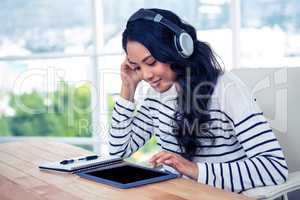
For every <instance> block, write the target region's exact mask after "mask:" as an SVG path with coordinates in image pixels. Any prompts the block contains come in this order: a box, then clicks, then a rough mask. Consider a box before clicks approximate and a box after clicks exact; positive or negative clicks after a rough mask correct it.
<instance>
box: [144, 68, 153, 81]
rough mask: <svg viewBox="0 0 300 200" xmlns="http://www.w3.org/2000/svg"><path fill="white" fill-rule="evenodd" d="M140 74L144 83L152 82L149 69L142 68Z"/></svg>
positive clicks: (151, 74) (151, 73)
mask: <svg viewBox="0 0 300 200" xmlns="http://www.w3.org/2000/svg"><path fill="white" fill-rule="evenodd" d="M142 73H143V78H144V80H145V81H147V82H149V81H152V80H153V77H154V73H153V72H152V70H151V68H149V67H143V70H142Z"/></svg>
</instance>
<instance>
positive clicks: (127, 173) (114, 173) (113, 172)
mask: <svg viewBox="0 0 300 200" xmlns="http://www.w3.org/2000/svg"><path fill="white" fill-rule="evenodd" d="M86 174H88V175H91V176H95V177H99V178H104V179H108V180H111V181H115V182H119V183H122V184H126V183H131V182H135V181H140V180H145V179H149V178H155V177H159V176H163V175H166V174H165V173H164V172H158V171H152V170H147V169H144V168H139V167H135V166H132V165H125V166H120V167H115V168H110V169H104V170H98V171H92V172H87V173H86Z"/></svg>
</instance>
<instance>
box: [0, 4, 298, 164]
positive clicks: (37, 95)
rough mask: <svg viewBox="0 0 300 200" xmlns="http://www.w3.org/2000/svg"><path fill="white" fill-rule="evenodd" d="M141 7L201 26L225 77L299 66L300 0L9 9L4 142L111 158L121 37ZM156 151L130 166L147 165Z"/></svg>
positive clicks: (151, 146) (4, 29) (0, 104)
mask: <svg viewBox="0 0 300 200" xmlns="http://www.w3.org/2000/svg"><path fill="white" fill-rule="evenodd" d="M141 7H144V8H151V7H158V8H164V9H170V10H172V11H174V12H175V13H177V14H178V15H179V16H181V17H182V18H184V19H185V20H186V21H187V22H189V23H190V24H192V25H194V26H195V28H196V29H197V34H198V39H200V40H203V41H207V42H208V43H210V45H211V46H212V47H213V49H214V50H215V52H216V53H217V54H218V55H219V56H220V58H221V59H222V61H223V63H224V67H225V69H226V70H231V69H233V68H242V67H247V68H249V67H256V68H257V67H259V68H266V67H294V66H300V12H299V10H300V1H297V0H185V1H174V0H147V1H146V0H123V1H117V0H63V1H61V0H30V1H23V0H1V2H0V24H1V26H0V81H1V82H0V142H7V141H15V140H24V139H35V138H41V137H47V138H48V139H49V140H55V141H62V142H67V143H70V144H74V145H78V146H81V147H84V148H87V149H89V150H93V151H95V152H96V153H99V154H107V134H108V127H109V124H110V116H111V110H112V107H113V105H114V100H115V97H116V96H117V95H118V93H119V90H120V84H121V80H120V75H119V68H120V63H121V62H122V59H123V57H124V53H123V51H122V48H121V33H122V31H123V29H124V26H125V24H126V20H127V19H128V17H129V16H130V15H131V14H132V13H133V12H135V11H136V10H137V9H139V8H141ZM142 86H143V87H142ZM146 88H147V85H146V84H145V83H143V84H141V86H140V88H139V89H138V92H137V94H136V98H137V99H138V100H139V99H142V98H143V94H144V93H145V91H146ZM155 146H156V145H155V138H153V139H151V140H150V141H149V143H148V144H147V145H146V146H145V147H143V148H142V149H141V150H140V151H138V152H137V153H135V154H134V155H133V156H132V158H131V159H132V160H134V161H139V162H143V161H145V160H147V159H148V157H149V156H150V155H151V154H153V153H155V151H157V148H155Z"/></svg>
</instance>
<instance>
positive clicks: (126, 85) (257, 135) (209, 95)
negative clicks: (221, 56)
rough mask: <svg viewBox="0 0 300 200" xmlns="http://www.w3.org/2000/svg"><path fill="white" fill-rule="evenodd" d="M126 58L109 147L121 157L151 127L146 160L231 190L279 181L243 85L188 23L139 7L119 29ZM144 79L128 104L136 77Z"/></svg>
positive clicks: (266, 133)
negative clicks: (152, 144)
mask: <svg viewBox="0 0 300 200" xmlns="http://www.w3.org/2000/svg"><path fill="white" fill-rule="evenodd" d="M123 48H124V50H125V52H126V59H125V60H124V62H123V63H122V65H121V78H122V87H121V94H120V98H119V99H118V100H117V102H116V105H115V107H114V110H113V115H112V125H111V129H110V139H109V141H110V145H109V146H110V154H111V155H116V156H120V157H128V156H130V155H131V154H132V153H134V152H135V151H137V150H138V149H139V148H140V147H142V146H143V145H144V144H145V143H146V142H147V140H149V139H150V138H151V137H152V136H153V135H155V136H156V138H157V144H158V145H159V146H160V147H161V151H160V152H159V153H157V154H156V155H154V156H153V157H152V158H151V159H150V163H152V164H153V165H154V166H157V165H163V166H169V167H171V168H173V169H175V170H176V171H177V172H178V173H180V174H182V175H183V176H185V177H188V178H191V179H194V180H196V181H198V182H200V183H205V184H209V185H212V186H215V187H219V188H222V189H226V190H229V191H233V192H242V191H244V190H246V189H249V188H254V187H259V186H266V185H277V184H281V183H283V182H285V181H286V179H287V175H288V169H287V164H286V162H285V159H284V155H283V153H282V150H281V148H280V145H279V143H278V141H277V139H276V138H275V136H274V134H273V132H272V130H271V128H270V126H269V124H268V122H267V121H266V119H265V117H264V116H263V114H262V112H261V111H260V110H259V108H258V107H257V105H256V102H255V100H254V99H253V98H252V96H251V94H250V92H249V91H248V89H247V87H246V86H245V85H244V84H243V83H242V82H241V81H240V80H239V79H238V78H237V77H236V76H234V75H233V74H231V73H229V72H226V73H224V72H223V71H222V69H221V67H220V65H219V64H218V62H217V60H216V57H215V56H214V54H213V51H212V49H211V48H210V47H209V45H208V44H206V43H204V42H201V41H199V40H197V37H196V31H195V29H194V28H193V27H192V26H191V25H189V24H186V23H185V22H183V21H182V20H181V19H180V18H179V17H178V16H177V15H175V14H174V13H172V12H170V11H167V10H160V9H140V10H139V11H137V12H136V13H135V14H133V15H132V16H131V18H130V19H129V20H128V22H127V26H126V29H125V31H124V32H123ZM141 80H144V81H146V82H148V83H149V84H150V86H151V87H150V89H149V91H148V93H147V98H146V99H145V100H144V101H143V104H142V106H141V107H140V109H138V110H137V111H136V112H135V103H134V99H133V97H134V93H135V90H136V87H137V85H138V83H139V82H140V81H141Z"/></svg>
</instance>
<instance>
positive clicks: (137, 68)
mask: <svg viewBox="0 0 300 200" xmlns="http://www.w3.org/2000/svg"><path fill="white" fill-rule="evenodd" d="M155 64H156V60H155V61H154V62H153V63H151V64H148V65H149V66H154V65H155ZM140 69H141V68H140V67H136V68H135V70H140Z"/></svg>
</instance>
